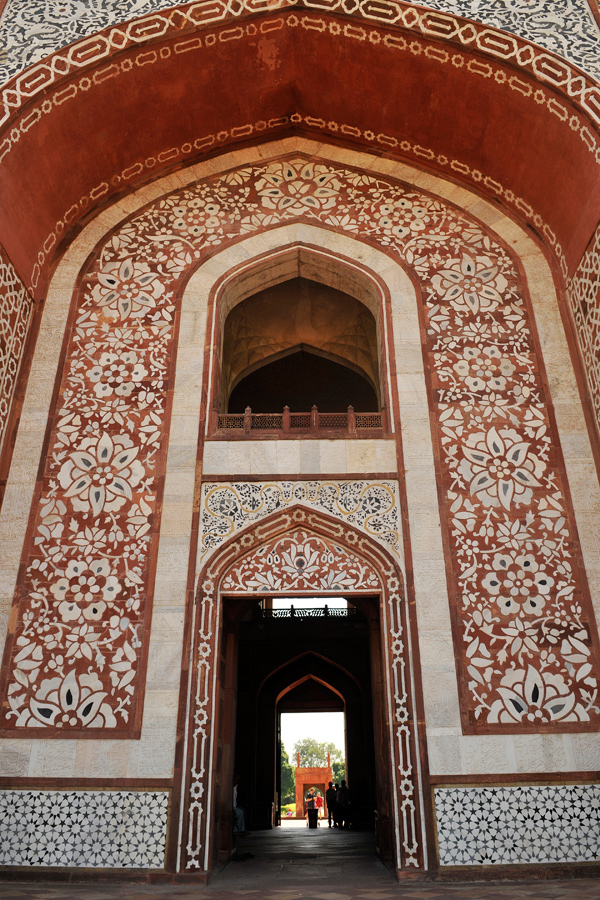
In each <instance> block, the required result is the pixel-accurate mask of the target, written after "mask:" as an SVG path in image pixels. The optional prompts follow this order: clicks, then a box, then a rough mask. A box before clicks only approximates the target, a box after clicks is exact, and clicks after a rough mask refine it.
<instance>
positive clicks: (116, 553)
mask: <svg viewBox="0 0 600 900" xmlns="http://www.w3.org/2000/svg"><path fill="white" fill-rule="evenodd" d="M298 218H300V219H302V220H304V221H307V222H317V223H321V224H323V225H325V226H327V227H331V228H343V229H344V230H350V231H352V232H354V233H356V234H359V235H360V236H361V237H362V238H363V239H365V240H368V241H371V242H373V243H375V244H376V245H379V246H380V247H382V248H383V249H384V250H385V252H387V253H388V254H389V255H390V256H391V257H393V258H395V259H397V260H398V262H399V263H401V264H403V265H405V266H407V267H409V268H410V270H411V272H412V274H413V276H414V278H415V279H416V280H417V281H418V282H419V284H420V290H421V296H422V297H423V306H422V315H423V322H424V326H425V330H426V352H427V355H428V365H427V369H428V371H429V372H430V373H431V403H432V408H433V410H434V413H435V417H436V420H437V440H438V442H439V452H440V457H439V458H440V477H441V484H442V489H443V497H444V510H443V518H444V519H445V527H446V529H447V539H448V542H449V548H450V558H451V560H452V567H453V568H452V584H453V592H454V595H453V598H452V615H453V618H454V628H455V632H454V633H455V640H456V656H457V660H458V663H457V664H458V667H459V670H460V672H461V673H466V678H465V679H463V678H461V679H460V683H461V691H462V709H463V712H464V717H465V718H464V727H465V728H466V729H471V730H476V729H477V728H478V727H479V725H484V726H485V727H486V729H488V730H490V729H491V730H499V731H502V730H507V729H508V730H512V731H515V730H530V731H534V730H538V729H539V728H540V727H542V726H543V727H545V728H549V729H554V730H556V729H560V728H563V727H567V728H578V729H581V728H595V727H597V723H598V720H599V718H600V709H599V707H598V682H597V678H598V662H597V654H598V650H597V646H596V641H597V638H596V632H595V625H594V620H593V615H592V610H591V603H590V599H589V595H588V593H587V588H586V585H585V581H584V576H583V572H582V570H581V564H580V562H579V561H578V549H577V543H576V536H575V532H574V528H573V524H572V521H571V512H570V508H569V505H568V502H567V499H566V490H567V485H566V484H565V481H564V474H563V472H562V468H561V465H560V462H559V459H560V458H559V455H558V454H559V453H560V450H559V444H558V439H557V436H556V434H555V433H554V431H553V425H552V420H551V418H550V417H549V413H548V410H547V406H546V399H545V394H544V390H543V387H542V381H541V374H540V361H539V360H538V359H537V357H536V351H535V347H534V343H533V337H532V333H531V325H530V321H529V313H528V309H527V304H526V300H525V296H524V290H523V286H522V284H521V281H520V276H519V274H518V272H517V269H516V267H515V264H514V263H513V261H512V258H511V255H510V252H509V251H508V249H507V248H506V247H504V246H503V245H502V244H500V243H499V242H498V241H496V240H495V239H493V238H492V237H491V236H490V235H489V234H488V233H487V232H486V231H484V230H483V228H481V227H480V226H479V225H478V224H477V223H476V222H475V221H473V220H471V219H469V218H468V217H467V216H466V215H464V214H463V213H461V212H459V211H458V210H456V209H454V208H453V207H451V206H448V205H447V204H444V203H442V202H441V201H440V200H438V199H436V198H433V197H430V196H428V195H426V194H422V193H420V192H418V191H416V190H414V189H412V188H411V187H409V186H406V185H401V184H394V183H390V182H388V181H386V180H384V179H383V178H378V177H375V176H372V175H369V174H366V173H364V172H356V171H352V170H350V169H346V168H344V167H340V166H336V165H328V164H325V163H323V162H318V161H314V160H308V159H306V158H302V157H297V158H293V159H286V160H282V161H275V162H270V163H263V164H260V165H257V166H248V167H246V168H242V169H239V170H237V171H234V172H231V173H228V174H225V175H222V176H215V177H214V178H212V179H208V180H206V181H203V182H201V183H199V184H197V185H195V186H193V187H190V188H188V189H185V190H181V191H178V192H177V193H175V194H172V195H169V196H167V197H164V198H162V199H160V200H158V201H156V202H155V203H154V204H153V205H152V206H150V207H149V208H148V209H146V210H145V211H143V212H142V213H141V214H139V215H137V216H135V217H134V218H132V219H130V220H128V221H127V222H125V223H124V224H123V226H122V227H121V228H120V229H119V230H118V231H116V232H115V233H114V234H113V235H112V236H111V237H110V239H108V240H107V242H106V243H105V244H104V245H103V246H102V247H101V248H100V249H99V251H98V253H97V256H96V258H95V259H94V260H93V261H92V262H91V263H90V265H89V267H88V269H87V271H86V273H85V277H84V279H83V282H82V287H81V289H80V290H79V292H78V294H77V296H76V298H75V303H76V311H75V318H74V326H73V331H72V334H71V337H70V345H69V350H68V354H67V361H66V368H65V373H64V377H63V380H62V384H61V390H60V399H59V404H58V409H57V416H56V420H55V421H56V426H55V429H54V432H53V434H52V437H51V440H50V444H49V449H48V455H47V463H46V470H45V474H44V480H43V489H42V494H41V499H40V504H39V508H37V509H36V511H35V513H34V515H35V518H34V520H33V521H32V543H31V546H30V547H29V548H28V551H27V558H26V560H25V565H24V573H25V574H24V577H23V580H22V582H21V584H20V585H19V590H18V593H17V602H18V603H19V610H18V612H17V614H16V615H14V616H13V621H14V622H15V623H16V630H15V632H14V634H13V635H12V639H11V640H10V641H9V644H8V650H7V652H8V653H9V655H10V659H8V658H7V662H8V669H9V672H10V678H9V683H8V685H7V687H6V695H5V696H6V698H7V699H6V701H5V705H4V708H3V715H2V726H3V727H4V728H5V729H14V728H20V727H24V726H29V725H32V724H33V722H34V721H35V724H36V728H39V726H40V725H43V722H42V721H41V719H42V718H44V715H43V714H40V710H41V708H42V707H43V708H44V709H45V710H46V721H47V722H48V723H50V722H52V723H54V725H55V726H57V727H58V728H60V729H61V733H73V734H74V733H76V732H77V730H78V729H81V728H83V727H86V728H96V729H102V730H103V731H104V732H105V733H107V734H108V733H111V729H112V733H114V731H117V730H119V729H121V730H126V728H127V727H128V723H130V722H132V721H133V717H134V711H135V710H136V709H137V710H138V712H137V713H136V714H137V715H139V705H138V706H136V703H137V698H138V697H139V674H140V670H139V663H140V658H141V654H142V647H143V644H144V641H145V640H146V639H147V624H148V616H149V612H150V603H149V601H148V597H149V592H150V590H151V570H150V559H151V558H152V557H151V544H152V541H153V540H154V539H155V537H156V533H157V526H158V523H157V519H156V516H155V509H156V504H157V500H158V499H159V493H158V491H159V483H160V476H161V474H162V469H161V466H162V462H161V460H162V459H163V458H164V447H165V441H166V432H167V424H168V423H167V420H166V408H165V403H166V387H165V386H166V384H167V381H168V378H169V377H170V368H171V365H172V360H173V358H174V355H175V354H174V352H173V343H172V342H173V333H174V322H175V321H176V316H177V309H176V304H175V300H174V297H175V296H176V293H177V291H178V289H179V285H180V283H181V281H182V279H184V278H185V277H186V275H187V273H188V272H189V271H190V269H191V267H192V266H195V265H197V264H199V263H201V262H202V260H203V259H204V258H205V256H206V254H208V253H209V252H212V251H213V250H214V248H215V247H223V246H225V245H226V244H227V242H228V241H231V240H233V239H236V238H238V237H239V236H241V235H244V234H253V233H256V232H258V231H260V229H262V228H268V227H270V226H272V225H273V224H275V223H278V222H289V221H292V220H295V219H298ZM115 356H117V357H118V358H119V360H120V362H117V360H115V359H114V357H115ZM120 385H124V386H125V387H123V388H120V387H119V386H120ZM364 488H365V485H364V484H363V483H360V484H359V485H355V486H353V485H352V484H351V483H346V484H345V486H344V485H343V486H340V485H337V486H336V485H328V486H324V485H321V486H320V487H318V489H317V488H314V487H311V485H310V484H309V485H302V486H299V485H294V486H288V487H285V488H284V489H283V490H282V489H280V488H272V487H269V486H259V485H252V486H250V485H246V486H244V487H243V488H239V489H236V488H235V487H233V486H231V485H229V486H226V485H221V486H219V485H217V486H214V485H213V486H211V487H210V490H209V489H207V493H206V494H205V501H204V504H203V508H202V512H201V532H202V537H201V539H202V542H203V543H202V548H201V550H202V551H203V552H204V553H206V554H208V555H210V553H211V552H212V551H213V550H214V548H215V547H216V546H217V545H218V544H219V543H220V542H221V541H223V540H224V539H225V538H226V537H228V536H229V535H230V534H232V533H233V532H234V531H235V530H236V529H238V528H241V527H245V526H246V525H247V524H248V522H250V521H253V520H255V519H257V518H260V517H261V516H263V515H266V514H267V513H268V512H270V511H274V510H275V509H277V508H278V507H279V506H280V505H281V504H282V502H283V503H284V504H286V503H289V502H290V499H291V498H292V497H295V502H300V503H306V504H307V505H310V504H311V503H313V502H314V503H315V504H316V505H319V506H320V507H321V508H322V509H324V511H326V512H330V514H331V515H332V516H334V517H338V518H340V519H346V520H347V521H348V523H349V524H354V525H357V526H358V527H359V528H361V529H363V530H364V531H365V532H367V533H370V534H372V535H373V536H374V537H375V538H376V540H378V541H380V542H383V543H386V544H387V545H388V546H390V547H391V548H393V549H394V552H395V553H396V555H397V556H398V555H399V552H398V549H397V544H398V524H397V523H398V518H397V517H398V513H397V511H396V512H394V510H393V507H394V504H393V503H392V502H391V497H392V494H391V493H390V488H389V485H388V486H386V485H385V484H383V483H378V484H377V485H376V486H375V485H373V486H368V489H366V490H364ZM297 491H305V492H306V494H305V497H304V498H303V497H300V496H296V495H295V492H297ZM314 491H316V493H317V496H316V499H313V498H312V495H311V492H314ZM286 495H287V497H288V499H287V500H285V499H283V500H282V498H285V496H286ZM83 678H85V679H86V680H85V681H84V680H82V679H83ZM56 679H58V680H56ZM66 679H69V682H68V683H69V685H71V684H74V683H75V682H76V683H77V685H78V690H79V694H78V698H79V702H78V703H77V704H75V701H74V699H73V698H74V697H75V693H74V688H70V694H69V695H70V697H71V701H69V702H66V699H67V694H68V693H69V691H66V690H64V689H63V688H61V687H60V685H63V684H66V683H67V682H66ZM49 682H50V683H49ZM98 682H100V684H99V683H98ZM86 691H87V692H89V695H88V694H86ZM100 695H103V696H100ZM88 696H89V699H88V700H87V704H85V700H86V698H88ZM92 697H93V698H94V700H93V702H92V699H91V698H92ZM61 698H64V701H63V700H62V699H61ZM97 701H98V705H96V702H97ZM61 703H62V704H63V706H65V703H66V707H65V708H66V711H67V712H68V713H69V716H68V718H67V719H66V720H65V719H64V718H63V717H62V715H59V712H58V711H55V707H56V708H58V707H59V706H60V704H61ZM40 704H41V705H40ZM44 704H46V705H45V706H44ZM82 704H84V705H83V706H82ZM90 704H91V705H90ZM107 706H109V707H110V710H111V714H110V715H109V713H108V710H107V709H106V707H107ZM88 707H89V709H88ZM62 708H63V707H62V706H61V709H62ZM36 710H37V712H36ZM73 710H74V711H73ZM86 710H87V712H86ZM92 712H93V713H94V715H93V717H92V718H90V716H91V715H92ZM40 715H41V718H40ZM113 717H114V718H113ZM115 723H116V724H115Z"/></svg>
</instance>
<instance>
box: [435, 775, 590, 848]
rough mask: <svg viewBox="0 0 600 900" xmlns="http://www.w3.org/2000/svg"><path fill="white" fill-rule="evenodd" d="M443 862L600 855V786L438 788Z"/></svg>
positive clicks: (436, 806)
mask: <svg viewBox="0 0 600 900" xmlns="http://www.w3.org/2000/svg"><path fill="white" fill-rule="evenodd" d="M435 813H436V820H437V835H438V846H439V855H440V865H441V866H473V865H479V866H482V865H485V866H490V865H492V866H495V865H506V864H512V865H514V864H525V863H559V862H561V863H567V862H569V863H572V862H593V861H597V860H598V859H600V786H599V785H597V784H577V785H564V784H549V785H527V786H523V787H492V786H489V787H481V788H479V787H452V788H445V787H444V788H436V789H435Z"/></svg>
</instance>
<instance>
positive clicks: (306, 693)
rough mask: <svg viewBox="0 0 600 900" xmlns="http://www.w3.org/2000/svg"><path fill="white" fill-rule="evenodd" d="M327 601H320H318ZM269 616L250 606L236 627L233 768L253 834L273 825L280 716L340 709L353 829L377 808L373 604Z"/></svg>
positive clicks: (369, 821)
mask: <svg viewBox="0 0 600 900" xmlns="http://www.w3.org/2000/svg"><path fill="white" fill-rule="evenodd" d="M324 603H326V601H324ZM297 612H298V611H296V615H293V616H287V617H286V616H277V617H275V616H273V615H270V613H272V610H263V609H261V608H259V606H258V604H255V605H254V607H253V608H252V609H251V610H248V612H247V614H246V615H245V616H244V617H243V618H242V620H241V622H240V624H239V645H238V646H239V653H238V677H237V717H236V739H235V770H236V771H237V772H240V774H241V775H242V777H243V778H244V780H245V783H246V784H247V816H248V822H249V826H248V827H250V828H251V829H252V830H257V829H269V828H272V827H273V826H277V825H278V824H279V821H280V818H279V798H280V796H281V782H280V769H281V756H280V754H281V742H280V735H279V728H278V722H279V715H280V714H281V712H282V711H289V710H292V709H293V710H295V711H299V710H306V711H315V710H317V709H320V710H322V711H326V710H327V709H331V710H333V709H336V710H341V709H343V710H344V711H345V714H346V764H347V769H346V771H347V780H348V783H349V786H350V788H351V791H352V793H353V800H354V804H355V820H356V828H357V829H358V828H361V829H371V830H372V829H373V827H374V810H375V809H376V806H377V785H376V780H377V779H376V771H375V770H376V766H375V750H374V727H373V722H374V716H375V720H376V721H379V720H381V717H382V709H381V698H380V697H379V695H377V696H375V697H374V696H373V692H372V683H373V682H374V683H375V684H377V685H379V684H380V683H381V678H380V675H379V672H380V660H379V655H378V650H377V648H378V645H379V621H378V601H377V600H376V599H375V598H373V599H372V600H369V599H363V600H361V609H358V608H356V607H354V606H350V607H349V608H348V610H347V611H346V613H345V614H338V615H336V616H327V615H315V611H314V610H311V611H310V615H307V616H306V617H303V616H302V615H298V614H297Z"/></svg>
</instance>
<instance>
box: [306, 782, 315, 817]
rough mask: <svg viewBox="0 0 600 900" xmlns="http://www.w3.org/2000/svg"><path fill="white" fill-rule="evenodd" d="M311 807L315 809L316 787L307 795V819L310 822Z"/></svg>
mask: <svg viewBox="0 0 600 900" xmlns="http://www.w3.org/2000/svg"><path fill="white" fill-rule="evenodd" d="M309 809H315V789H314V788H311V789H310V791H309V792H308V794H307V795H306V821H307V822H308V811H309Z"/></svg>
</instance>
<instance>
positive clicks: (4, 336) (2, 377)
mask: <svg viewBox="0 0 600 900" xmlns="http://www.w3.org/2000/svg"><path fill="white" fill-rule="evenodd" d="M33 305H34V304H33V300H32V298H31V297H30V295H29V294H28V292H27V290H26V288H25V286H24V285H23V283H22V282H21V281H20V279H19V276H18V275H17V273H16V272H15V270H14V268H13V266H12V264H11V263H10V261H9V259H8V258H7V257H6V255H5V254H4V251H3V250H2V249H1V248H0V451H1V450H2V443H3V441H4V437H5V430H6V426H7V425H8V415H9V412H10V407H11V404H12V399H13V394H14V390H15V387H16V383H17V375H18V374H19V368H20V365H21V359H22V356H23V350H24V348H25V341H26V339H27V334H28V331H29V325H30V322H31V316H32V313H33Z"/></svg>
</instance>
